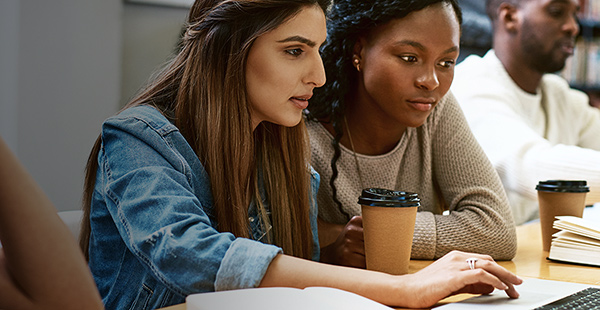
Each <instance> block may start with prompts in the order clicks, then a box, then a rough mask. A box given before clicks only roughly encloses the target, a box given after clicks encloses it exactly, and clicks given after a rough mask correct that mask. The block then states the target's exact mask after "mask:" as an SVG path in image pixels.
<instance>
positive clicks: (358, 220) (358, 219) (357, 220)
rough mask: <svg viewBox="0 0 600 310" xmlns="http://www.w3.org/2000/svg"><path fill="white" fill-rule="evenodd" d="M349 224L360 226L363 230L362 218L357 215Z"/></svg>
mask: <svg viewBox="0 0 600 310" xmlns="http://www.w3.org/2000/svg"><path fill="white" fill-rule="evenodd" d="M348 223H349V224H350V223H351V224H354V225H356V226H359V227H361V228H362V216H361V215H355V216H353V217H352V218H351V219H350V221H349V222H348Z"/></svg>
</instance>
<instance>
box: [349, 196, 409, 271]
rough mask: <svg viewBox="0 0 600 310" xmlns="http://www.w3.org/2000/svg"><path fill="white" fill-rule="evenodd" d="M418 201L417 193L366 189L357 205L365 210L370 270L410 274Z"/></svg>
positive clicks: (364, 229) (366, 243) (366, 242)
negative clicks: (409, 267) (409, 265)
mask: <svg viewBox="0 0 600 310" xmlns="http://www.w3.org/2000/svg"><path fill="white" fill-rule="evenodd" d="M419 201H420V199H419V197H418V195H417V194H416V193H410V192H402V191H392V190H387V189H381V188H367V189H363V191H362V193H361V196H360V197H359V198H358V203H359V204H360V205H361V207H362V218H363V234H364V240H365V258H366V262H367V269H369V270H376V271H381V272H385V273H389V274H394V275H400V274H406V273H408V264H409V262H410V252H411V248H412V239H413V233H414V231H415V220H416V217H417V208H418V207H419V205H420V203H419Z"/></svg>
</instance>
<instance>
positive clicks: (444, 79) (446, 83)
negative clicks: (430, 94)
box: [438, 70, 454, 94]
mask: <svg viewBox="0 0 600 310" xmlns="http://www.w3.org/2000/svg"><path fill="white" fill-rule="evenodd" d="M438 76H439V81H440V87H439V89H440V91H441V92H442V94H446V93H447V92H448V90H450V86H451V85H452V81H453V80H454V70H452V71H450V72H443V73H441V74H440V75H438Z"/></svg>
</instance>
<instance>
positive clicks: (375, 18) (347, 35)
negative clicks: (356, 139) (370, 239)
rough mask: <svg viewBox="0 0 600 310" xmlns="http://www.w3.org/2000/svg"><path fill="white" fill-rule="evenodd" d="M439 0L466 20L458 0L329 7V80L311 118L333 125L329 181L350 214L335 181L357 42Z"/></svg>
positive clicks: (349, 1)
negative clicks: (370, 33) (395, 20)
mask: <svg viewBox="0 0 600 310" xmlns="http://www.w3.org/2000/svg"><path fill="white" fill-rule="evenodd" d="M436 3H447V4H450V5H451V6H452V8H453V9H454V12H455V13H456V17H457V19H458V22H459V24H462V12H461V10H460V6H459V4H458V2H457V0H400V1H399V0H334V1H333V5H332V6H331V8H330V10H329V13H328V16H327V17H328V19H327V42H326V43H325V44H324V45H323V47H322V51H321V56H322V58H323V65H324V66H325V72H326V73H327V83H326V84H325V85H324V86H323V87H321V88H317V89H315V90H314V96H313V98H312V99H311V101H310V106H309V112H308V119H309V120H310V121H318V120H321V121H323V120H326V121H328V122H330V123H331V125H332V126H333V129H334V131H335V134H334V140H333V141H332V147H333V148H334V154H333V158H332V159H331V170H332V175H331V179H330V180H329V185H330V186H331V189H332V193H333V201H334V202H335V203H336V204H337V205H338V207H339V209H340V211H341V212H342V213H343V214H344V215H346V216H347V217H348V218H349V217H350V216H349V215H348V214H347V213H346V212H345V211H344V210H343V209H342V207H341V202H340V201H339V200H338V199H337V189H336V187H335V184H334V182H335V179H336V178H337V176H338V170H337V165H336V163H337V160H338V159H339V157H340V155H341V150H340V145H339V142H340V139H341V138H342V136H343V130H342V120H343V115H344V113H345V110H346V106H345V102H346V96H348V94H349V93H350V92H349V91H350V90H351V89H353V88H354V87H355V86H356V85H355V83H356V78H355V77H356V70H355V69H354V66H353V65H352V55H353V52H354V45H355V43H356V41H357V40H358V39H359V38H360V37H361V36H362V35H364V34H366V33H368V32H369V31H371V30H372V29H373V28H375V27H377V26H379V25H383V24H385V23H387V22H389V21H391V20H394V19H399V18H403V17H405V16H407V15H408V14H409V13H411V12H415V11H419V10H422V9H424V8H426V7H428V6H430V5H433V4H436Z"/></svg>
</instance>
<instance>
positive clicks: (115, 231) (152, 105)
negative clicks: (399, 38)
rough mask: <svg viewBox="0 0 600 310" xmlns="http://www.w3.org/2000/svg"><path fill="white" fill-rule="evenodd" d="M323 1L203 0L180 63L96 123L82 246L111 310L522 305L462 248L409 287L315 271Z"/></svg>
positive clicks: (511, 278)
mask: <svg viewBox="0 0 600 310" xmlns="http://www.w3.org/2000/svg"><path fill="white" fill-rule="evenodd" d="M328 2H329V1H328V0H286V1H283V0H237V1H231V0H227V1H216V0H212V1H210V0H198V1H196V2H195V4H194V5H193V7H192V9H191V11H190V15H189V18H188V25H187V29H186V32H185V34H184V37H183V41H182V43H181V46H180V50H179V52H178V54H177V55H176V56H175V58H174V59H173V60H172V61H171V62H170V63H169V64H168V65H167V67H166V68H165V69H163V70H162V71H161V72H160V74H159V75H158V76H157V77H156V78H155V80H154V81H153V82H151V83H150V84H149V86H147V88H146V89H144V90H143V91H142V92H141V93H140V94H139V95H138V96H137V97H136V98H134V99H133V100H132V102H130V103H129V104H128V105H127V106H126V107H125V108H124V109H123V111H122V112H120V113H119V114H118V115H116V116H114V117H111V118H109V119H108V120H106V122H105V123H104V124H103V126H102V133H101V135H100V137H99V138H98V140H97V141H96V144H95V145H94V148H93V150H92V153H91V155H90V158H89V161H88V165H87V174H86V180H85V193H84V211H85V218H86V219H87V220H85V221H84V224H83V232H82V237H81V240H80V241H81V245H82V248H83V249H84V253H86V255H87V256H88V260H89V265H90V269H91V271H92V274H93V276H94V278H95V281H96V284H97V286H98V289H99V291H100V295H101V296H102V298H103V302H104V304H105V307H106V308H107V309H154V308H157V307H164V306H168V305H172V304H177V303H182V302H184V301H185V296H187V295H189V294H192V293H199V292H209V291H219V290H231V289H239V288H248V287H258V286H292V287H306V286H331V287H337V288H341V289H345V290H348V291H353V292H356V293H358V294H361V295H363V296H366V297H369V298H372V299H374V300H377V301H379V302H382V303H386V304H392V305H404V306H420V307H425V306H429V305H432V304H433V303H435V302H436V301H438V300H439V299H441V298H443V297H446V296H447V295H449V294H451V293H453V292H457V291H460V290H467V291H472V292H482V291H483V292H489V291H491V290H492V289H493V288H494V287H497V288H501V289H508V287H509V286H510V290H509V292H510V295H511V296H516V292H515V291H514V288H512V285H511V283H517V282H519V280H518V278H517V277H516V276H515V275H513V274H511V273H510V272H508V271H506V270H505V269H503V268H501V267H500V266H498V265H497V264H495V263H494V262H493V260H491V258H489V257H487V256H483V255H477V256H476V257H478V258H479V259H480V263H479V264H478V267H479V268H482V269H478V270H470V269H469V268H468V264H467V263H466V262H465V259H466V258H467V257H470V256H473V255H471V254H466V253H459V252H456V253H453V254H452V255H450V256H448V257H446V258H444V259H443V260H441V261H438V262H437V263H434V264H433V265H432V266H431V267H429V268H426V269H424V270H423V271H421V272H420V273H419V274H416V275H407V276H390V275H386V274H382V273H375V272H370V271H366V270H358V269H351V268H344V267H337V266H331V265H325V264H321V263H317V262H314V261H311V259H312V260H318V258H319V245H318V239H317V231H316V215H317V210H316V205H315V201H316V199H315V194H316V192H317V187H318V183H319V178H318V175H317V174H316V173H315V172H314V171H313V170H312V168H310V167H309V165H308V162H309V158H308V154H309V147H308V145H307V134H306V128H305V126H304V123H303V120H302V111H303V109H305V108H306V107H307V105H308V99H310V97H311V95H312V91H313V89H314V88H316V87H320V86H322V85H323V84H324V83H325V72H324V69H323V64H322V61H321V58H320V55H319V47H320V45H321V44H322V43H323V42H324V41H325V39H326V29H325V14H324V12H325V9H326V6H327V3H328ZM484 269H485V270H487V271H484ZM423 277H424V278H425V280H421V279H419V281H414V279H417V278H423ZM505 283H506V284H505ZM469 284H479V285H476V286H472V285H469ZM507 285H508V286H507ZM425 288H427V291H428V292H429V294H427V295H426V296H423V297H422V298H418V299H415V298H414V296H415V295H416V294H415V293H416V292H422V291H423V290H424V289H425Z"/></svg>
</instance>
